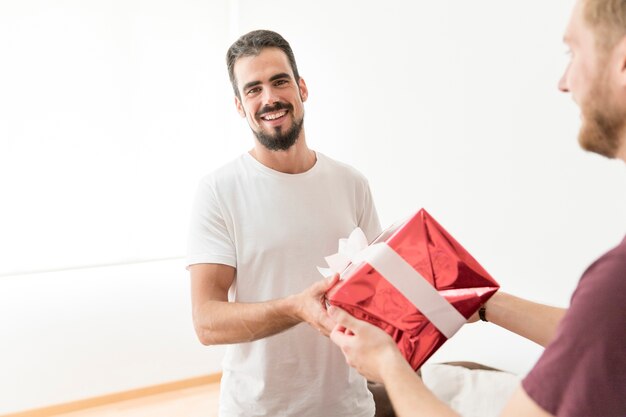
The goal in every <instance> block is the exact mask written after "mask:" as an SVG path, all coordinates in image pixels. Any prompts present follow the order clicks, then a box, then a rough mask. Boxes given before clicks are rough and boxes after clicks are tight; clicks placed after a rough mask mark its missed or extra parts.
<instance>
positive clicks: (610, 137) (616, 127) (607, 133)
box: [578, 74, 626, 158]
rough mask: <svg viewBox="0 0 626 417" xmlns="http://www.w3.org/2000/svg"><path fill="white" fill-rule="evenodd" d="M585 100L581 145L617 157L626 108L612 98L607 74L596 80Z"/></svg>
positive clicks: (598, 152) (600, 153)
mask: <svg viewBox="0 0 626 417" xmlns="http://www.w3.org/2000/svg"><path fill="white" fill-rule="evenodd" d="M587 97H588V99H587V100H586V101H585V102H584V103H582V105H581V112H582V114H583V125H582V126H581V128H580V132H579V133H578V142H579V143H580V146H581V147H582V148H583V149H585V150H587V151H590V152H594V153H597V154H599V155H602V156H605V157H607V158H615V157H616V156H617V152H618V151H619V148H620V139H621V137H622V134H623V132H624V127H625V126H626V111H625V110H624V109H622V108H620V107H619V106H618V105H617V104H616V103H615V101H614V100H613V99H612V96H611V94H610V91H609V89H608V82H607V80H606V77H604V76H603V74H600V76H599V77H598V78H597V79H596V81H595V82H594V84H593V86H592V88H591V89H590V91H589V93H588V96H587Z"/></svg>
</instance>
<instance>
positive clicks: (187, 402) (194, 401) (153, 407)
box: [57, 383, 219, 417]
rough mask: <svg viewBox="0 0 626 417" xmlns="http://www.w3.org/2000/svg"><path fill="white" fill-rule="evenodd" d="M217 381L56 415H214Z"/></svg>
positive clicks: (138, 416)
mask: <svg viewBox="0 0 626 417" xmlns="http://www.w3.org/2000/svg"><path fill="white" fill-rule="evenodd" d="M218 399H219V384H218V383H215V384H210V385H202V386H199V387H193V388H187V389H182V390H179V391H174V392H168V393H165V394H157V395H151V396H148V397H143V398H137V399H134V400H128V401H122V402H119V403H115V404H110V405H106V406H101V407H94V408H89V409H86V410H82V411H75V412H72V413H66V414H58V415H57V416H58V417H109V416H111V417H113V416H115V417H217V405H218Z"/></svg>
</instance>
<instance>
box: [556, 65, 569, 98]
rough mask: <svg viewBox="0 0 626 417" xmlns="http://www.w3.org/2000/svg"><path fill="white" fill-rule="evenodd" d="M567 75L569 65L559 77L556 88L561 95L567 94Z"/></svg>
mask: <svg viewBox="0 0 626 417" xmlns="http://www.w3.org/2000/svg"><path fill="white" fill-rule="evenodd" d="M568 73H569V65H568V67H567V68H566V69H565V72H564V73H563V75H562V76H561V79H560V80H559V85H558V88H559V90H560V91H561V92H563V93H569V85H568V83H567V78H568Z"/></svg>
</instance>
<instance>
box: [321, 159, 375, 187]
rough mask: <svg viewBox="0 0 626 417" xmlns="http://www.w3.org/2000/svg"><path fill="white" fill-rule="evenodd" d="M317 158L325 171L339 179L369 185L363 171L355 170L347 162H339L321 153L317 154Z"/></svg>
mask: <svg viewBox="0 0 626 417" xmlns="http://www.w3.org/2000/svg"><path fill="white" fill-rule="evenodd" d="M316 154H317V158H318V160H319V161H320V163H321V165H322V167H323V170H324V171H326V172H328V173H330V174H332V175H335V176H337V177H338V178H345V179H347V180H352V181H355V182H358V183H361V184H365V185H367V184H368V181H367V178H366V177H365V175H363V173H361V171H359V170H358V169H356V168H354V167H353V166H352V165H349V164H346V163H345V162H341V161H338V160H336V159H333V158H331V157H329V156H326V155H324V154H323V153H321V152H316Z"/></svg>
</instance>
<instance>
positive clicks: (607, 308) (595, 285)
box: [522, 239, 626, 417]
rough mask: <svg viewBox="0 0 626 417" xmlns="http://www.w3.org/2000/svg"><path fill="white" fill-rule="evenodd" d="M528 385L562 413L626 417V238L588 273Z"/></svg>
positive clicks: (562, 416) (528, 390) (535, 397)
mask: <svg viewBox="0 0 626 417" xmlns="http://www.w3.org/2000/svg"><path fill="white" fill-rule="evenodd" d="M522 386H523V387H524V390H525V391H526V393H527V394H528V395H529V396H530V398H532V399H533V400H534V401H535V402H536V403H537V405H539V406H540V407H541V408H543V409H544V410H546V411H547V412H549V413H551V414H553V415H555V416H558V417H625V416H626V239H624V241H623V242H622V243H621V244H620V245H619V246H618V247H616V248H615V249H613V250H612V251H610V252H608V253H607V254H605V255H604V256H602V257H601V258H600V259H598V260H597V261H596V262H594V263H593V264H592V265H591V266H590V267H589V269H587V271H586V272H585V274H583V276H582V278H581V280H580V282H579V284H578V287H577V288H576V291H575V292H574V294H573V296H572V299H571V304H570V308H569V309H568V311H567V313H566V314H565V316H564V317H563V319H562V321H561V323H559V326H558V329H557V333H556V336H555V338H554V340H553V341H552V342H551V343H550V344H549V345H548V346H547V347H546V349H545V351H544V353H543V354H542V356H541V357H540V358H539V361H538V362H537V364H536V365H535V367H534V368H533V369H532V370H531V371H530V373H529V374H528V375H527V376H526V378H524V380H523V381H522Z"/></svg>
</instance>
